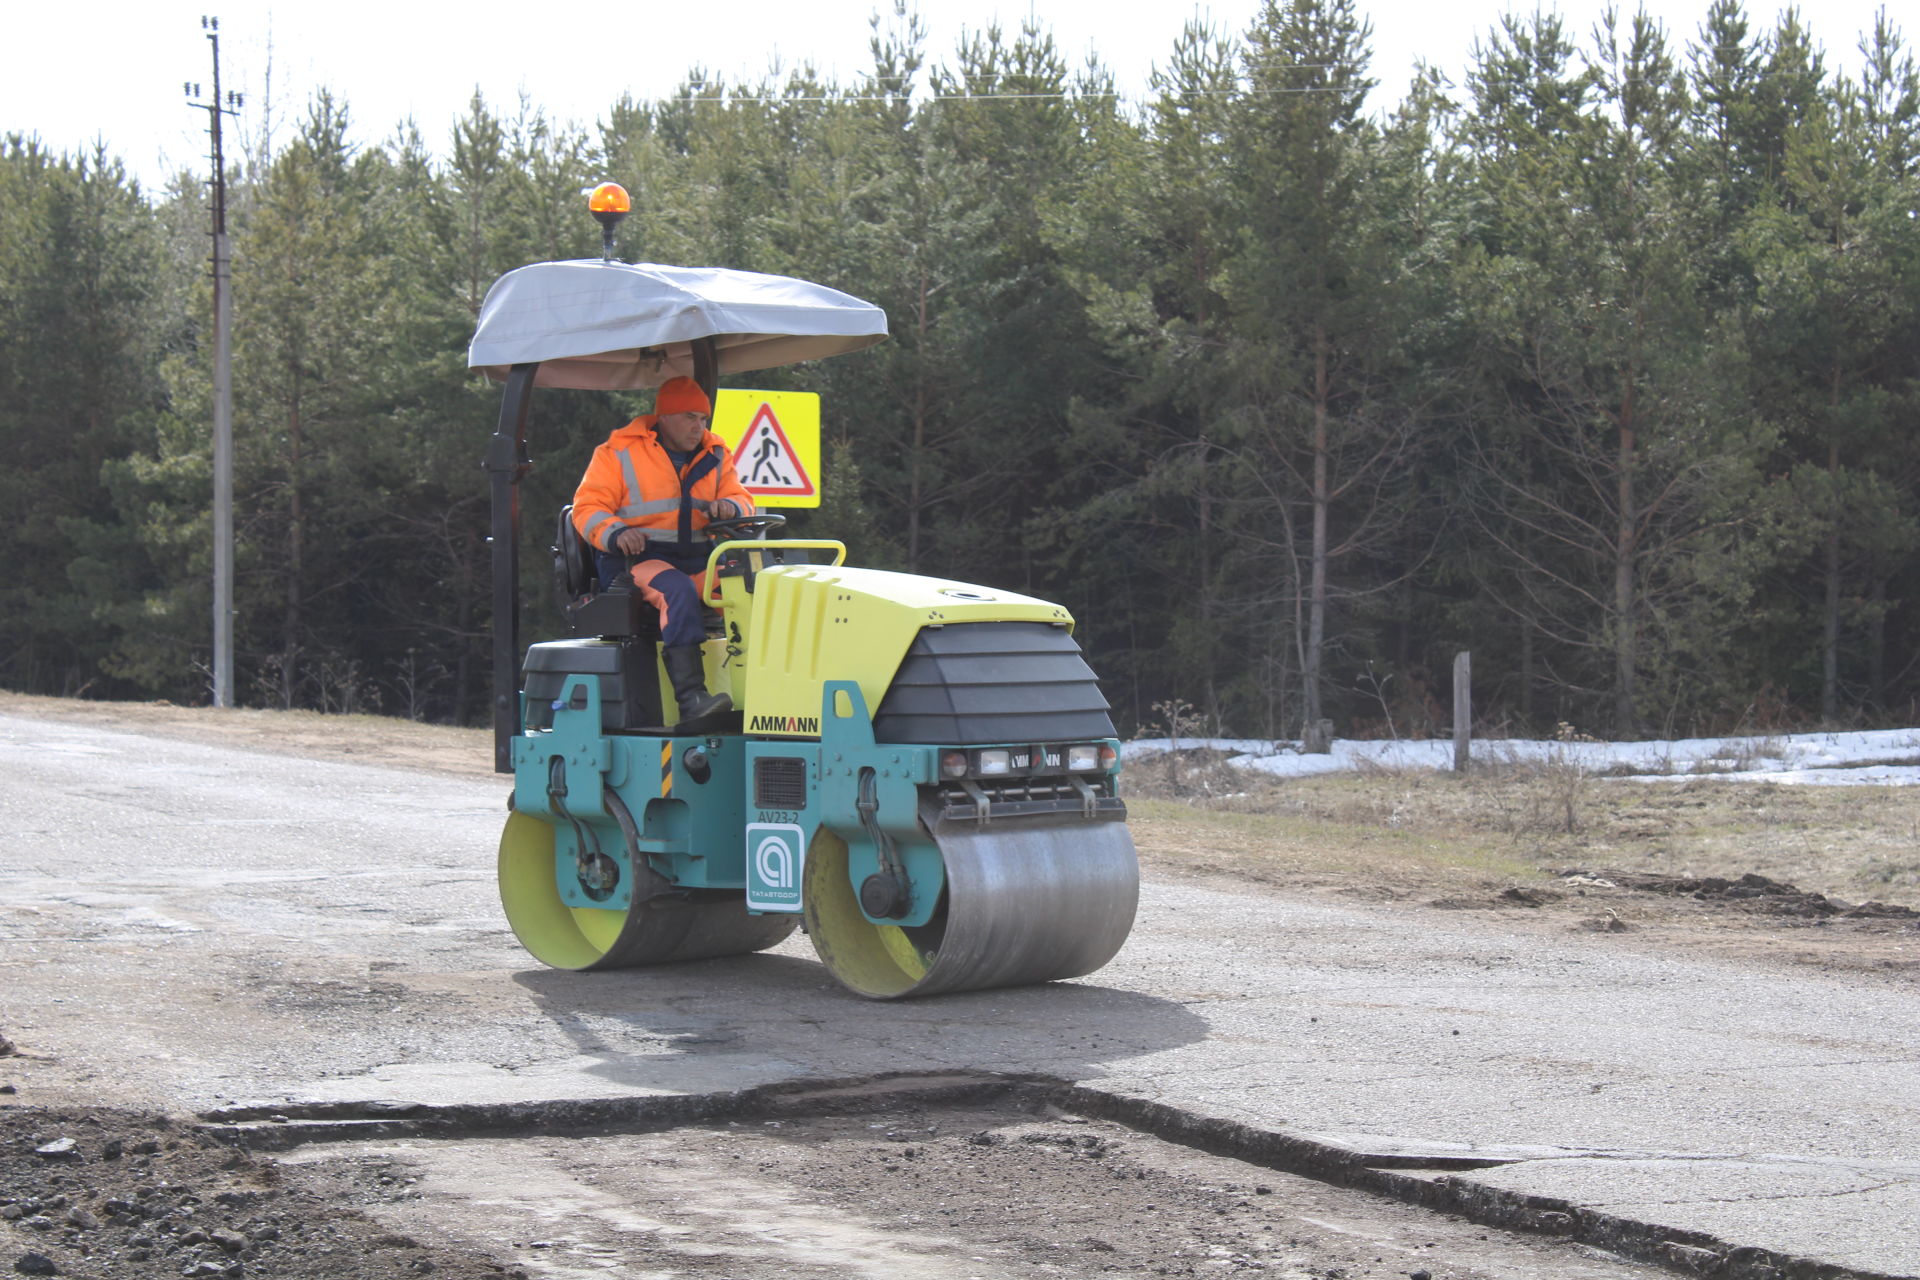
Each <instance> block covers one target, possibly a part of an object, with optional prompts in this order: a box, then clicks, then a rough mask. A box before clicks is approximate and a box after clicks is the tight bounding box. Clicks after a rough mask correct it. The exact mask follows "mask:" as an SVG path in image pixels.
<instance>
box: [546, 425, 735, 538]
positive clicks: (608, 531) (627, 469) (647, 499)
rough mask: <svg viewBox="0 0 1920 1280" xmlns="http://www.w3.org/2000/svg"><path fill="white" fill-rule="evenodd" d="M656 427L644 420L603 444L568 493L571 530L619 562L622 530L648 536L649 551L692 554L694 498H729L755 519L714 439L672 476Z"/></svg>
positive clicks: (696, 517) (701, 519)
mask: <svg viewBox="0 0 1920 1280" xmlns="http://www.w3.org/2000/svg"><path fill="white" fill-rule="evenodd" d="M654 421H655V419H654V415H653V414H650V413H648V414H642V415H641V416H640V417H638V418H635V419H634V420H633V421H632V422H629V423H628V424H627V425H626V426H624V427H620V428H618V429H617V430H615V431H614V433H613V434H612V435H610V436H608V437H607V442H606V443H605V444H603V445H600V446H599V447H598V448H596V449H595V450H594V451H593V457H592V459H591V460H589V461H588V463H587V473H586V474H585V475H584V476H582V477H581V478H580V487H579V488H577V489H575V490H574V492H573V527H574V528H576V529H578V530H579V531H580V536H581V537H583V538H585V539H586V540H587V542H588V543H589V544H590V545H592V546H594V547H598V548H599V549H600V550H602V551H606V552H611V553H613V554H619V548H618V547H617V546H615V539H617V538H618V537H619V536H620V532H621V530H623V529H645V530H646V531H647V541H648V542H649V543H653V542H663V543H678V544H680V546H681V549H682V550H691V549H692V544H693V541H694V535H696V534H697V533H699V532H700V531H701V530H702V529H704V528H706V526H707V516H706V514H705V513H704V512H702V511H700V510H698V509H697V508H695V507H694V506H693V502H692V500H693V499H695V498H704V499H707V500H708V501H712V500H713V499H716V498H728V499H731V500H732V502H733V504H734V506H735V507H736V508H737V513H738V514H740V515H743V516H745V515H752V514H753V499H752V498H751V497H750V496H749V495H748V493H747V491H746V488H745V487H744V486H743V485H741V483H740V477H739V476H737V475H736V474H734V470H733V459H732V458H730V457H728V456H727V446H726V443H725V442H724V441H722V440H721V439H720V437H719V436H717V435H715V434H713V432H711V431H709V432H707V434H706V436H705V437H704V438H702V440H701V441H700V443H699V444H698V445H697V446H696V447H695V449H694V453H693V457H692V458H691V459H689V460H688V462H687V465H686V468H685V469H684V470H680V471H676V470H675V469H674V465H673V459H672V458H671V457H669V456H668V455H667V447H666V445H664V444H662V443H661V441H660V437H659V435H658V434H656V433H655V431H654V429H653V424H654ZM664 549H665V548H663V550H664Z"/></svg>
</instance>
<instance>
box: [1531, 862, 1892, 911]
mask: <svg viewBox="0 0 1920 1280" xmlns="http://www.w3.org/2000/svg"><path fill="white" fill-rule="evenodd" d="M1560 875H1561V877H1562V878H1563V879H1566V880H1572V881H1578V882H1579V883H1580V885H1581V886H1582V887H1583V888H1589V887H1590V888H1621V889H1626V890H1628V891H1630V892H1635V893H1654V894H1664V895H1670V896H1673V897H1687V898H1692V899H1694V900H1695V901H1697V902H1707V903H1715V904H1719V905H1721V906H1727V907H1732V908H1735V909H1736V910H1744V911H1749V912H1752V913H1755V914H1759V915H1772V916H1799V917H1802V918H1809V919H1840V920H1908V921H1915V920H1920V911H1915V910H1914V909H1913V908H1912V907H1904V906H1899V905H1897V904H1895V903H1890V902H1848V901H1847V900H1846V899H1844V898H1830V897H1828V896H1827V895H1826V894H1824V893H1806V892H1803V891H1802V890H1801V889H1800V888H1799V887H1797V886H1795V885H1790V884H1782V883H1780V882H1779V881H1778V880H1769V879H1767V877H1765V876H1760V875H1754V874H1752V873H1748V874H1747V875H1743V876H1741V877H1739V878H1738V879H1736V880H1728V879H1725V878H1724V877H1721V876H1660V875H1644V874H1639V873H1636V872H1632V871H1606V872H1592V871H1580V870H1572V871H1563V872H1561V873H1560ZM1503 896H1505V897H1508V898H1513V899H1519V900H1521V901H1522V902H1523V903H1524V904H1525V905H1529V906H1538V905H1541V903H1542V902H1544V901H1548V900H1552V899H1557V898H1558V897H1559V896H1560V895H1557V894H1549V893H1546V892H1543V891H1539V890H1535V891H1532V892H1531V893H1529V891H1527V890H1521V889H1510V890H1508V891H1507V893H1506V894H1505V895H1503Z"/></svg>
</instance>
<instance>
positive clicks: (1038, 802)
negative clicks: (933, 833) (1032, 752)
mask: <svg viewBox="0 0 1920 1280" xmlns="http://www.w3.org/2000/svg"><path fill="white" fill-rule="evenodd" d="M1080 781H1081V782H1083V783H1084V784H1085V786H1086V789H1085V790H1084V791H1083V790H1081V788H1080V787H1077V786H1075V785H1074V781H1073V779H1072V778H1066V777H1053V778H1009V779H1005V780H997V781H993V782H985V781H980V782H975V783H973V784H972V787H971V789H969V787H968V786H967V784H965V783H958V782H943V783H941V784H940V787H939V792H938V794H939V797H940V816H941V818H942V819H944V820H947V821H980V820H982V819H985V818H1041V817H1049V816H1057V817H1076V816H1077V817H1082V818H1089V819H1109V818H1122V819H1124V818H1125V817H1126V816H1127V806H1126V802H1125V801H1123V800H1121V799H1120V797H1119V796H1118V795H1117V794H1115V789H1114V785H1113V778H1112V776H1111V775H1104V776H1099V777H1091V778H1082V779H1081V780H1080ZM976 793H978V794H976ZM981 800H985V801H986V805H985V812H982V806H981V804H980V801H981Z"/></svg>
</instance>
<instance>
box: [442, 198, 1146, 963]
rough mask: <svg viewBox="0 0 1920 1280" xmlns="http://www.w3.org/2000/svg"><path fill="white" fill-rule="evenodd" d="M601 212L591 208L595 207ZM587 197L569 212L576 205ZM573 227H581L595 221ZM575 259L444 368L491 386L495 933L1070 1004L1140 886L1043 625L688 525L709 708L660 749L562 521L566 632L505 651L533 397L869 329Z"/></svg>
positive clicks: (532, 287) (847, 342)
mask: <svg viewBox="0 0 1920 1280" xmlns="http://www.w3.org/2000/svg"><path fill="white" fill-rule="evenodd" d="M603 192H604V189H603ZM603 192H602V193H596V196H595V199H596V202H598V201H600V200H602V199H603V198H604V195H603ZM597 212H598V211H597ZM602 222H603V225H608V226H609V232H608V237H607V239H608V245H607V251H606V252H605V253H603V255H602V257H600V258H598V259H585V260H575V261H564V262H543V263H535V264H532V265H529V266H526V267H521V268H519V269H517V270H515V271H511V272H508V273H507V274H506V275H505V276H503V277H501V278H500V280H499V281H497V282H496V283H495V284H494V286H493V288H492V289H491V291H490V292H489V293H488V295H487V298H486V301H485V303H484V305H483V307H482V310H481V313H480V317H479V321H478V325H477V328H476V331H475V334H474V338H473V342H472V345H471V346H470V348H469V352H468V363H469V365H470V366H471V367H473V368H477V369H481V370H484V371H485V372H486V373H487V374H488V375H489V376H491V377H493V378H494V379H496V380H497V381H499V382H501V383H503V384H504V385H503V395H502V405H501V411H500V418H499V423H498V426H497V427H496V429H495V432H494V435H493V437H492V440H491V442H490V445H489V449H488V453H487V458H486V468H487V471H488V473H489V476H490V487H491V494H492V502H493V510H492V530H491V532H492V537H491V552H492V576H493V606H494V608H493V618H494V637H493V686H494V687H493V693H494V702H493V711H494V717H493V721H494V765H495V769H496V771H498V772H500V773H503V774H511V775H512V793H511V796H510V798H509V801H508V816H507V819H506V828H505V831H504V832H503V834H502V836H501V840H500V850H499V885H500V896H501V901H502V904H503V906H504V908H505V914H506V918H507V922H508V924H509V925H510V926H511V928H512V929H513V932H514V934H515V935H516V936H517V937H518V939H519V940H520V942H521V944H522V945H523V946H524V947H525V948H526V949H527V951H528V952H530V953H531V954H532V955H533V956H534V957H535V958H536V959H537V960H539V961H541V962H542V963H544V964H547V965H551V966H554V967H556V968H560V969H569V970H611V969H621V968H628V967H633V966H640V965H654V964H665V963H672V962H677V961H686V960H696V959H703V958H711V957H718V956H728V955H741V954H746V953H749V952H754V951H760V950H764V949H766V948H768V947H772V946H775V945H777V944H779V943H780V942H782V941H783V940H785V939H786V938H787V937H789V936H790V935H791V934H792V932H793V930H794V929H795V928H796V927H799V928H803V929H804V930H805V931H806V934H807V936H808V938H809V940H810V941H811V942H812V944H813V948H814V950H815V952H816V953H817V954H818V956H819V958H820V960H821V962H822V963H823V964H824V965H825V967H826V969H827V971H828V972H829V973H830V974H831V975H832V976H833V977H834V978H835V979H836V980H837V981H838V982H839V983H841V984H842V985H843V986H844V987H846V988H847V989H848V990H850V991H852V992H854V993H856V994H858V995H860V996H865V997H869V998H873V999H882V1000H885V999H896V998H901V997H909V996H922V995H932V994H935V993H940V992H953V991H966V990H976V989H981V988H989V987H1004V986H1015V985H1021V984H1028V983H1038V982H1046V981H1050V980H1054V979H1062V978H1073V977H1079V976H1082V975H1085V974H1088V973H1091V972H1093V971H1094V970H1096V969H1098V968H1100V967H1101V966H1102V965H1104V964H1106V963H1107V962H1108V961H1109V960H1111V959H1112V958H1113V956H1114V955H1115V954H1116V953H1117V952H1118V951H1119V949H1120V947H1121V945H1122V944H1123V943H1124V942H1125V940H1126V937H1127V934H1128V932H1129V930H1130V929H1131V928H1132V924H1133V918H1134V909H1135V904H1136V901H1137V898H1138V891H1139V869H1138V863H1137V860H1136V858H1135V855H1134V847H1133V841H1132V838H1131V836H1130V835H1129V833H1128V830H1127V825H1126V806H1125V804H1124V802H1123V801H1122V799H1121V796H1120V788H1119V774H1120V761H1119V743H1118V741H1117V740H1116V739H1115V736H1114V731H1113V724H1112V720H1111V718H1110V716H1109V712H1108V706H1107V703H1106V700H1105V699H1104V698H1103V697H1102V696H1101V693H1100V690H1099V685H1098V683H1097V680H1096V678H1095V676H1094V673H1093V672H1092V670H1091V669H1089V667H1088V665H1087V663H1086V661H1085V659H1084V657H1083V656H1082V654H1081V651H1080V648H1079V646H1078V644H1077V643H1076V642H1075V640H1074V638H1073V628H1074V620H1073V618H1072V617H1071V615H1070V614H1069V613H1068V611H1067V610H1066V609H1064V608H1062V607H1061V606H1059V605H1057V604H1053V603H1049V602H1047V601H1044V600H1038V599H1034V598H1032V597H1029V596H1025V595H1020V594H1016V593H1014V592H1010V591H1004V590H1000V589H998V588H995V587H986V586H979V585H974V584H969V583H963V582H954V581H948V580H946V579H942V578H935V577H927V576H921V575H916V574H905V573H896V572H889V571H884V570H879V569H869V568H861V567H857V566H855V565H851V564H848V563H847V558H848V557H847V548H846V547H845V546H844V545H843V544H842V543H840V542H838V541H836V540H831V539H816V538H791V537H784V536H781V535H782V532H783V528H784V524H785V518H784V517H783V516H781V515H779V514H777V513H771V512H763V513H761V514H758V515H753V516H748V517H744V518H741V519H737V520H732V521H714V522H712V523H711V524H710V526H709V534H710V536H711V537H712V538H713V540H714V541H713V547H712V551H711V553H710V557H709V560H708V576H707V582H708V584H709V585H708V590H707V593H706V595H705V597H704V600H703V603H704V604H705V605H707V606H709V607H708V609H707V611H706V614H705V622H706V633H707V640H706V643H705V645H704V649H703V652H704V656H705V660H706V667H707V675H708V687H709V688H710V689H712V690H714V691H716V692H720V691H724V692H726V693H728V694H730V695H731V698H732V702H733V708H732V710H731V711H729V712H726V713H724V714H722V715H720V716H717V717H714V716H709V717H707V718H705V719H702V720H700V721H697V722H692V723H688V724H685V725H682V724H681V723H679V721H678V711H677V708H676V705H675V700H674V698H673V696H672V693H671V685H670V683H669V682H668V680H667V677H666V674H665V672H664V671H663V670H662V665H661V661H660V657H659V648H660V646H659V644H658V631H657V624H656V622H655V619H654V616H653V610H652V609H651V608H650V607H648V606H647V605H646V604H645V603H644V602H643V601H642V600H640V599H639V593H638V592H637V591H635V590H632V589H631V588H630V586H629V585H628V584H627V583H626V582H625V581H624V579H625V577H626V575H621V578H622V580H621V581H616V582H614V583H611V584H607V583H601V582H599V581H597V580H596V578H595V573H594V567H593V558H592V556H591V555H590V554H589V551H588V549H587V547H586V546H585V544H584V543H582V542H581V541H580V539H579V537H578V535H577V534H576V533H575V531H574V528H573V525H572V522H571V519H570V513H569V512H566V511H562V512H560V513H557V515H558V519H557V521H556V538H555V544H554V547H553V552H552V554H553V567H554V573H555V580H556V586H557V588H558V592H559V599H560V601H561V605H562V609H561V612H562V615H563V617H564V618H565V620H566V627H567V631H568V633H569V634H566V635H563V636H558V637H556V638H554V639H549V640H543V641H540V642H538V643H534V644H531V645H529V646H527V647H526V648H525V650H524V651H523V650H522V649H521V647H520V636H519V608H518V591H517V583H518V580H519V563H518V561H519V526H520V510H519V504H518V495H519V490H518V488H517V486H518V484H519V482H520V480H521V478H522V477H523V476H524V475H525V474H526V473H527V471H528V469H529V468H530V466H531V461H530V458H529V455H528V451H527V439H528V432H529V427H530V424H531V421H532V417H533V414H532V404H533V399H534V391H535V390H536V388H576V389H595V390H608V389H635V390H644V389H647V388H652V387H657V386H659V385H660V383H662V382H664V381H666V380H667V379H669V378H672V377H676V376H682V375H684V376H689V377H692V378H694V379H695V380H696V381H697V382H699V383H700V385H701V386H702V387H703V388H705V389H706V391H707V393H708V395H709V397H710V398H712V397H714V395H715V392H716V391H717V389H718V386H719V379H720V377H721V375H723V374H729V373H736V372H745V371H751V370H757V369H766V368H773V367H777V366H781V365H786V364H790V363H794V362H798V361H803V360H813V359H821V358H826V357H831V356H837V355H842V354H847V353H851V352H856V351H859V350H861V349H863V348H865V347H868V346H871V345H873V344H874V343H877V342H880V341H883V340H884V339H885V337H886V334H887V329H886V317H885V315H884V314H883V313H882V312H881V311H880V309H879V308H877V307H875V306H873V305H872V304H870V303H866V302H863V301H861V300H860V299H857V298H853V297H851V296H849V295H847V294H844V293H840V292H838V291H836V290H832V289H828V288H825V287H824V286H820V285H816V284H812V283H809V282H807V281H802V280H797V279H792V278H789V277H781V276H770V275H761V274H758V273H752V272H744V271H735V270H728V269H718V268H714V269H698V268H681V267H671V266H661V265H655V264H631V263H625V262H622V261H619V260H618V259H616V258H615V257H614V256H613V254H612V251H611V229H610V228H611V223H609V222H608V220H607V219H606V218H605V217H602Z"/></svg>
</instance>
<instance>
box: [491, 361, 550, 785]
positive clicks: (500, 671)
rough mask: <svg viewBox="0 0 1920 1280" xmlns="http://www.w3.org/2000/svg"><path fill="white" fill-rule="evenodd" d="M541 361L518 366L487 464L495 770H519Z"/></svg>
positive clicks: (503, 398) (511, 376) (503, 401)
mask: <svg viewBox="0 0 1920 1280" xmlns="http://www.w3.org/2000/svg"><path fill="white" fill-rule="evenodd" d="M539 368H540V366H539V364H538V363H533V364H516V365H514V366H513V370H512V371H511V372H510V373H508V374H507V385H506V388H505V391H504V393H503V394H502V395H501V397H500V422H499V425H498V426H496V427H495V428H494V431H493V438H492V439H491V440H490V441H488V442H487V457H486V462H485V466H486V469H487V475H488V479H489V487H490V488H491V489H492V494H493V523H492V527H491V532H490V533H489V535H488V537H487V542H488V543H489V544H490V545H491V547H492V548H493V771H494V772H495V773H512V772H513V740H514V738H516V737H518V736H519V734H520V680H519V675H520V478H521V477H522V476H524V475H526V474H527V472H528V471H530V470H532V469H533V460H532V459H531V458H529V457H528V456H527V422H528V420H529V419H530V418H531V417H532V409H533V375H534V373H535V372H536V371H538V370H539Z"/></svg>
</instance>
